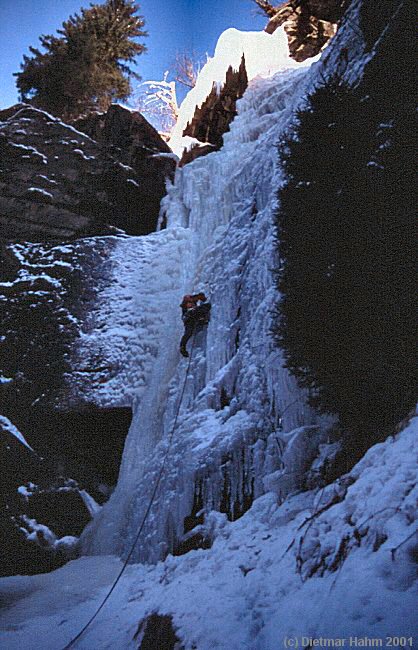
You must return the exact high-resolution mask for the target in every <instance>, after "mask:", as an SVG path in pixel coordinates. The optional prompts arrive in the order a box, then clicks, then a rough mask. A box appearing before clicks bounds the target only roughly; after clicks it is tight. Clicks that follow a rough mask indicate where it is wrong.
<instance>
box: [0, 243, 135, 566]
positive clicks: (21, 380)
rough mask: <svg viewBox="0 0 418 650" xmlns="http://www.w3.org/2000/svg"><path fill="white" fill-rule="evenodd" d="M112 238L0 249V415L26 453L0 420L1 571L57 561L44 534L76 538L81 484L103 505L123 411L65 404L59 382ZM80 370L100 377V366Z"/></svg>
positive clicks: (124, 426) (104, 277) (82, 511)
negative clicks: (20, 436)
mask: <svg viewBox="0 0 418 650" xmlns="http://www.w3.org/2000/svg"><path fill="white" fill-rule="evenodd" d="M116 241H117V239H116V238H115V237H110V238H109V237H97V238H92V239H82V240H78V241H77V242H71V243H67V244H65V245H57V246H51V245H50V244H48V243H43V244H36V243H26V242H22V243H19V244H12V245H9V246H7V245H3V248H2V249H1V248H0V262H1V263H2V264H1V268H2V278H1V280H2V281H1V282H0V322H1V332H0V403H1V408H0V415H2V416H4V417H6V418H8V419H9V420H10V422H11V423H12V424H13V425H14V426H15V427H17V429H18V430H19V431H20V432H22V434H23V435H24V437H25V439H26V441H27V443H28V444H29V445H30V446H31V448H32V449H33V450H34V451H32V450H31V449H29V448H28V447H27V446H25V445H24V444H23V443H22V442H20V441H19V440H18V439H17V438H16V437H15V436H13V435H12V434H11V433H10V432H8V431H7V428H4V427H3V428H2V426H1V420H0V455H1V459H2V471H1V473H0V537H2V539H3V538H4V540H6V541H5V542H4V543H3V544H2V553H1V557H0V574H1V575H8V574H10V573H37V572H43V571H48V570H52V569H54V568H56V567H57V566H59V565H60V564H63V563H64V562H65V561H66V559H68V556H67V555H66V553H65V552H64V551H63V550H62V549H61V547H59V546H54V545H53V544H51V543H49V542H48V539H47V538H48V536H50V535H51V534H52V535H53V536H55V537H57V538H61V537H66V536H68V535H71V536H78V535H79V534H80V533H81V531H82V529H83V528H84V526H85V525H86V523H88V521H89V519H90V514H89V512H88V510H87V508H86V506H85V504H84V501H83V499H82V497H81V494H80V490H81V489H84V490H87V491H88V492H89V493H90V494H91V495H92V496H93V497H94V499H95V500H96V501H97V502H99V503H102V502H103V501H104V500H105V499H106V498H107V496H108V495H109V490H110V488H111V486H113V485H114V484H115V483H116V480H117V476H118V472H119V466H120V460H121V455H122V449H123V445H124V441H125V437H126V433H127V431H128V429H129V425H130V420H131V410H130V409H129V408H115V409H112V408H108V409H99V408H97V407H95V406H94V405H93V404H92V405H90V404H84V405H83V406H82V407H81V406H79V405H75V406H74V407H73V408H69V407H68V405H67V406H66V404H65V395H66V392H65V388H64V383H65V376H66V375H67V374H68V373H69V372H71V365H70V363H69V353H70V350H71V348H72V346H74V345H75V344H76V342H77V339H78V337H79V336H80V330H81V327H82V326H83V324H84V325H85V324H86V323H87V322H88V321H89V319H90V318H91V312H92V310H93V306H94V304H95V302H96V300H97V292H98V291H99V290H100V288H102V287H103V286H106V285H107V284H108V283H109V275H110V262H109V255H110V253H111V251H112V247H113V246H114V245H115V242H116ZM88 370H89V371H93V370H94V373H92V374H94V377H95V380H96V381H100V378H101V373H100V368H96V367H95V368H88ZM22 487H23V488H24V490H25V496H22V495H21V494H20V493H19V488H22ZM28 488H29V489H28ZM33 522H35V524H34V525H35V528H33V525H32V523H33ZM38 524H39V525H40V526H41V528H38V529H36V527H37V526H38ZM42 526H46V527H47V529H49V531H50V532H49V531H48V530H47V531H46V533H47V537H45V535H44V533H43V531H44V530H45V529H43V528H42Z"/></svg>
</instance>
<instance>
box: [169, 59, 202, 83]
mask: <svg viewBox="0 0 418 650" xmlns="http://www.w3.org/2000/svg"><path fill="white" fill-rule="evenodd" d="M200 68H201V65H200V60H199V55H198V54H197V53H196V52H195V51H191V52H188V51H186V50H185V51H183V52H177V54H176V58H175V61H174V64H173V66H172V73H173V76H174V80H175V81H176V82H177V83H179V84H181V85H182V86H185V87H186V88H194V87H195V85H196V80H197V76H198V74H199V72H200Z"/></svg>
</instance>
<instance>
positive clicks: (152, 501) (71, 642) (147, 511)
mask: <svg viewBox="0 0 418 650" xmlns="http://www.w3.org/2000/svg"><path fill="white" fill-rule="evenodd" d="M195 334H196V331H195V329H194V330H193V340H192V347H191V350H190V356H189V362H188V364H187V370H186V374H185V376H184V382H183V388H182V390H181V394H180V399H179V403H178V406H177V410H176V415H175V418H174V423H173V426H172V428H171V432H170V435H169V437H168V445H167V450H166V452H165V454H164V458H163V462H162V464H161V467H160V471H159V473H158V476H157V480H156V482H155V485H154V489H153V491H152V495H151V499H150V501H149V504H148V507H147V509H146V511H145V515H144V517H143V519H142V522H141V525H140V526H139V528H138V532H137V534H136V536H135V539H134V541H133V543H132V545H131V548H130V549H129V553H128V555H127V557H126V560H125V561H124V563H123V565H122V568H121V570H120V571H119V573H118V575H117V576H116V578H115V580H114V581H113V584H112V586H111V588H110V590H109V591H108V593H107V594H106V596H105V597H104V598H103V600H102V602H101V603H100V605H99V607H98V608H97V609H96V611H95V612H94V614H93V616H91V617H90V619H89V620H88V621H87V623H86V624H85V626H84V627H83V628H82V629H81V630H80V632H79V633H78V634H77V635H76V636H75V637H73V638H72V639H71V641H70V642H69V643H67V645H66V646H65V648H63V650H68V649H69V648H72V647H73V646H74V644H75V643H76V642H77V641H78V639H80V638H81V637H82V636H83V634H84V632H85V631H86V630H87V628H88V627H90V625H91V624H92V623H93V621H94V619H95V618H96V616H97V615H98V614H99V612H100V611H101V610H102V609H103V607H104V606H105V604H106V603H107V601H108V600H109V598H110V596H111V595H112V593H113V591H114V590H115V588H116V585H117V584H118V582H119V580H120V579H121V577H122V575H123V573H124V572H125V569H126V567H127V566H128V564H129V560H130V559H131V557H132V554H133V552H134V550H135V547H136V545H137V543H138V541H139V538H140V536H141V533H142V531H143V529H144V525H145V522H146V520H147V518H148V515H149V513H150V512H151V508H152V505H153V503H154V500H155V497H156V495H157V490H158V488H159V485H160V483H161V479H162V477H163V474H164V469H165V465H166V462H167V458H168V455H169V453H170V450H171V443H172V441H173V436H174V431H175V430H176V426H177V420H178V416H179V413H180V407H181V404H182V401H183V397H184V391H185V389H186V383H187V378H188V376H189V371H190V365H191V361H192V356H193V349H194V343H195Z"/></svg>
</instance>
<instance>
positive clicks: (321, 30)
mask: <svg viewBox="0 0 418 650" xmlns="http://www.w3.org/2000/svg"><path fill="white" fill-rule="evenodd" d="M348 4H349V0H300V1H299V2H295V1H294V0H289V2H285V3H284V4H282V5H280V6H279V7H276V8H275V12H271V13H272V15H271V17H270V20H269V22H268V24H267V26H266V32H267V33H269V34H273V32H275V30H276V29H277V28H278V27H280V26H281V25H283V26H284V29H285V31H286V34H287V37H288V42H289V51H290V56H291V57H292V58H294V59H295V61H305V59H308V58H310V57H312V56H315V55H316V54H318V52H320V51H321V50H322V48H323V47H324V45H326V43H327V42H328V41H329V40H330V38H332V36H334V34H335V32H336V29H337V23H338V21H339V20H340V19H341V17H342V15H343V13H344V11H345V9H346V8H347V6H348Z"/></svg>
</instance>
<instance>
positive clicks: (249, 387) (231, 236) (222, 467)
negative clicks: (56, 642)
mask: <svg viewBox="0 0 418 650" xmlns="http://www.w3.org/2000/svg"><path fill="white" fill-rule="evenodd" d="M294 67H295V65H294V62H293V61H292V62H291V63H290V61H289V68H293V69H285V66H283V68H284V69H283V70H281V71H279V72H277V73H276V74H275V75H273V76H272V77H266V78H256V79H254V80H253V81H252V82H251V84H250V86H249V88H248V90H247V92H246V93H245V96H244V97H243V99H242V100H240V102H239V103H238V117H237V118H236V120H235V121H234V122H233V124H232V126H231V131H230V132H229V133H227V134H226V135H225V137H224V142H225V144H224V147H223V148H222V149H221V150H220V151H219V152H216V153H213V154H210V155H208V156H206V157H205V158H200V159H198V160H196V161H194V162H193V163H191V164H189V165H187V166H185V167H184V168H182V169H179V170H178V172H177V175H176V179H175V182H174V185H173V186H172V187H170V188H169V192H168V195H167V197H166V198H165V199H164V201H163V211H164V213H165V215H166V217H167V224H168V226H167V231H164V232H167V233H170V232H171V231H172V230H173V229H174V230H175V232H176V233H177V238H178V237H179V235H178V233H180V232H181V231H184V232H185V233H187V236H188V243H187V252H185V253H184V256H183V257H182V259H181V261H180V266H178V267H177V266H173V265H171V264H170V260H171V257H172V256H170V255H167V253H163V255H165V257H164V258H163V259H162V260H159V261H158V262H156V263H158V264H159V265H160V267H161V268H160V273H161V275H162V277H164V278H167V277H169V276H170V274H171V275H175V276H176V277H181V278H182V279H183V286H182V291H184V292H190V291H194V290H204V291H205V292H206V293H207V295H208V296H209V297H210V300H211V302H212V305H213V308H212V319H211V322H210V324H209V326H208V328H207V331H205V332H200V333H198V334H197V335H196V338H195V342H194V349H193V356H192V360H191V364H190V372H189V374H188V376H187V378H186V368H187V361H185V360H184V359H182V357H180V355H179V352H178V343H179V332H178V328H177V327H174V325H172V330H171V332H169V331H164V332H162V333H161V338H160V339H159V343H158V345H159V353H158V355H157V357H156V359H155V362H154V365H153V368H152V372H151V374H150V375H149V379H148V383H147V386H146V389H145V391H144V392H143V393H142V394H141V395H138V400H137V407H136V410H135V414H134V419H133V423H132V426H131V429H130V432H129V434H128V438H127V441H126V446H125V451H124V456H123V462H122V466H121V471H120V477H119V482H118V485H117V488H116V490H115V492H114V494H113V495H112V497H111V499H110V501H109V502H108V504H107V505H106V506H105V507H104V508H103V509H102V511H101V512H100V513H99V514H98V515H97V516H96V518H95V520H94V521H93V523H92V525H91V526H90V527H89V529H88V530H87V531H86V532H85V534H84V538H83V548H84V551H85V552H87V553H93V554H97V553H118V554H120V555H124V554H126V552H127V550H128V549H129V547H130V544H131V543H132V540H133V539H134V537H135V533H136V530H137V528H138V525H139V523H140V521H141V519H142V516H143V513H144V511H145V509H146V507H147V505H148V501H149V498H150V495H151V493H152V489H153V486H154V481H155V479H156V476H157V474H158V471H159V467H160V466H161V463H162V461H163V456H164V453H165V451H166V448H167V441H168V438H169V435H170V432H171V430H172V424H173V419H174V416H175V413H176V410H177V408H180V417H179V421H178V426H177V428H176V431H175V435H174V439H173V444H172V448H171V451H170V456H169V459H168V463H167V467H166V471H165V473H164V478H163V482H162V484H161V486H160V489H159V491H158V494H157V499H156V502H155V504H154V507H153V510H152V512H151V515H150V517H149V518H148V520H147V524H146V526H145V529H144V533H143V536H142V537H141V542H140V544H138V546H137V548H136V551H135V553H134V555H133V560H141V561H156V560H158V559H161V558H162V557H164V556H165V554H166V553H167V552H170V551H173V550H175V548H176V545H178V543H179V541H180V540H181V539H182V536H183V533H184V528H183V523H184V519H185V517H187V516H189V515H190V514H191V512H192V510H193V508H194V511H195V512H196V510H199V509H200V508H203V509H205V510H206V511H209V510H211V509H214V510H220V509H221V510H223V511H226V512H228V514H229V515H230V517H232V518H233V517H237V516H239V515H240V514H241V513H242V512H243V511H244V510H245V509H246V508H247V507H248V506H249V504H250V503H251V502H252V500H253V499H254V498H255V497H257V496H259V495H260V494H262V493H263V492H264V491H265V485H264V482H263V477H264V476H266V475H269V474H272V473H274V472H276V473H277V471H280V468H283V460H282V450H283V448H284V447H285V446H286V442H285V441H284V442H283V441H282V442H281V443H280V442H279V441H278V440H277V436H278V435H280V434H281V432H282V431H285V432H286V431H287V432H289V431H292V430H294V429H296V428H298V427H304V426H307V425H313V424H318V422H317V420H316V416H315V415H314V414H313V413H312V412H311V411H310V409H309V408H308V407H307V405H306V401H305V396H304V395H303V394H302V392H301V391H299V390H298V389H297V388H296V386H295V382H294V380H293V379H292V378H291V377H290V376H289V374H288V372H287V370H286V369H284V368H283V364H282V361H283V360H282V357H281V354H280V351H279V350H278V349H277V348H276V347H275V346H274V344H273V341H272V339H271V336H270V326H271V320H272V313H271V311H272V309H273V308H274V305H275V301H276V300H277V294H276V292H275V289H274V279H273V273H272V269H273V268H274V266H275V264H276V262H277V260H276V257H275V247H274V240H273V212H274V209H275V207H276V198H275V197H276V192H277V188H278V184H279V182H280V173H279V170H277V168H276V160H277V150H276V143H277V140H278V138H279V137H280V134H281V133H282V132H283V131H284V130H285V129H286V128H287V125H288V123H289V119H290V118H291V115H292V111H293V108H294V105H295V102H297V101H299V98H300V96H301V95H302V94H303V92H304V87H305V84H306V70H305V69H303V68H302V69H296V70H295V69H294ZM155 252H156V254H157V255H158V252H157V251H155ZM164 259H167V267H166V268H165V269H164V268H163V267H164ZM144 280H145V281H147V279H146V278H145V279H144ZM159 282H160V280H159V278H158V276H155V277H154V278H153V280H152V285H151V286H149V285H148V290H149V291H150V292H152V293H153V294H155V295H158V292H159ZM182 291H179V294H178V296H177V299H174V298H173V300H172V303H171V304H170V305H168V304H167V303H165V306H166V309H167V312H166V320H167V322H168V323H174V322H177V323H178V322H179V317H180V312H179V307H178V305H179V302H180V300H181V294H182ZM184 382H186V384H185V387H184V396H183V399H182V402H181V404H179V399H180V395H181V393H182V391H183V384H184ZM299 433H300V434H301V435H302V436H303V435H305V434H306V429H299ZM305 438H306V439H308V440H309V439H312V441H313V442H315V444H316V445H317V444H318V442H319V440H318V437H317V435H316V434H315V435H314V434H313V435H312V436H311V438H310V437H309V436H306V435H305ZM283 440H284V439H283ZM308 446H309V445H305V452H306V451H307V448H308ZM296 447H297V445H295V448H296ZM307 457H308V458H309V453H307ZM295 486H296V483H295V482H293V483H292V486H291V487H293V488H295Z"/></svg>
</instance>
